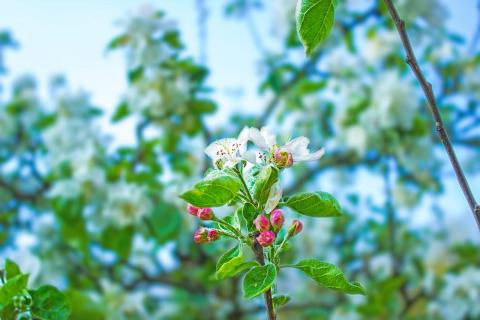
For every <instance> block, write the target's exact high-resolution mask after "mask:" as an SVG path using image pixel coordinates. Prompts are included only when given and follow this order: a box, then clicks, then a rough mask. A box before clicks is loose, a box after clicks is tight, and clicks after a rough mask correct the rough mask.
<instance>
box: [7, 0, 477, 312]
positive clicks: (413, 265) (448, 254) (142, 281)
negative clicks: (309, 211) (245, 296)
mask: <svg viewBox="0 0 480 320" xmlns="http://www.w3.org/2000/svg"><path fill="white" fill-rule="evenodd" d="M396 3H397V5H398V7H399V11H400V14H401V16H402V17H404V18H405V20H406V21H407V27H408V32H409V33H410V35H411V37H412V41H413V43H414V46H415V51H416V53H417V56H418V57H419V61H420V63H421V65H422V66H423V68H424V71H425V73H426V74H427V77H428V79H430V80H431V81H432V83H433V86H434V89H435V92H436V94H437V97H438V102H439V105H440V109H441V111H442V114H443V116H444V117H445V119H446V122H447V124H448V131H449V133H450V135H451V138H452V141H453V143H454V145H455V148H456V150H457V152H458V155H459V158H460V161H461V163H462V164H463V166H464V168H465V170H466V173H467V176H468V178H469V180H470V182H471V184H472V188H473V190H474V193H475V194H476V195H477V198H478V197H480V177H479V175H478V171H479V169H480V165H479V164H480V162H479V161H478V159H479V155H480V111H479V108H478V103H479V102H478V100H479V98H480V55H479V50H480V44H479V42H480V39H479V38H480V34H479V32H480V31H479V30H480V28H479V21H480V19H479V18H480V13H479V8H480V7H479V4H478V3H477V1H475V0H461V1H446V0H421V1H418V0H417V1H415V0H398V1H396ZM294 6H295V1H293V0H275V1H265V0H264V1H262V0H223V1H212V0H195V1H193V0H188V1H187V0H185V1H155V2H152V3H143V2H140V1H133V0H128V1H127V0H123V1H113V0H105V1H93V0H85V1H60V0H48V1H41V2H39V1H31V0H28V1H27V0H25V1H0V17H1V19H0V30H1V31H0V72H1V75H0V90H1V91H0V213H1V214H0V241H1V257H2V260H3V259H5V258H10V259H13V260H15V261H16V262H17V263H18V264H19V265H20V266H21V268H22V270H24V271H26V272H29V273H30V282H31V286H33V287H35V286H36V285H39V284H44V283H48V284H53V285H56V286H58V287H59V288H61V289H62V290H64V292H65V293H66V294H67V296H68V297H69V300H70V304H71V307H72V316H71V318H72V319H75V320H85V319H89V320H90V319H92V320H95V319H109V320H110V319H116V320H118V319H263V317H264V311H263V307H262V300H261V299H260V298H259V299H257V300H253V301H244V300H242V298H241V286H240V284H241V279H229V280H222V281H217V280H215V279H214V278H213V277H212V274H213V272H214V268H215V263H216V260H217V258H218V257H219V255H220V254H221V253H222V252H223V251H225V249H226V248H228V247H229V245H231V244H229V243H228V242H222V243H214V244H210V245H205V246H198V245H194V244H193V241H192V233H193V230H194V229H195V228H196V223H197V222H196V221H194V219H192V218H191V217H190V216H189V215H188V214H186V210H185V209H184V207H185V204H184V203H182V201H180V200H179V199H178V197H177V195H178V194H179V192H181V191H182V190H184V189H185V188H186V187H187V186H189V185H191V184H192V182H195V181H196V180H197V179H198V178H199V177H201V176H202V174H203V172H204V171H205V169H206V168H207V167H208V166H209V165H210V164H209V162H208V159H206V158H205V156H204V154H203V148H204V147H205V146H206V145H207V144H208V143H209V142H211V141H213V140H215V139H218V138H222V137H229V136H236V135H237V134H238V132H239V131H240V130H241V128H242V127H243V126H245V125H250V126H257V127H261V126H264V125H266V126H269V127H270V128H271V129H272V130H274V131H276V132H277V133H278V134H279V135H281V136H285V137H288V136H298V135H305V136H307V137H309V138H310V139H311V143H312V145H313V146H312V148H317V147H321V146H323V147H325V148H326V151H327V153H326V155H325V156H324V157H323V158H322V159H321V160H320V161H319V162H318V163H309V164H303V165H299V166H296V167H295V170H293V173H292V174H290V175H288V176H287V177H285V179H284V181H286V185H284V189H285V193H286V194H288V193H292V192H295V191H299V190H304V189H314V190H324V191H327V192H329V193H332V194H334V195H335V197H337V198H338V199H339V200H340V203H341V204H342V206H343V208H344V211H345V213H346V215H345V217H343V218H339V219H332V220H328V219H317V220H314V219H311V220H308V219H307V220H305V232H304V233H303V234H302V235H303V236H302V237H298V238H297V239H295V246H296V248H297V249H296V250H295V251H294V250H291V251H290V252H288V254H286V257H287V259H290V260H292V261H293V260H295V259H296V258H298V257H306V256H313V257H316V258H319V259H322V260H325V261H328V262H332V263H336V264H338V265H340V266H341V268H342V269H343V270H345V272H346V273H347V275H348V278H350V279H355V280H358V281H360V282H362V284H364V285H365V287H366V288H367V291H368V292H369V295H368V296H366V297H357V296H345V295H341V294H337V293H335V292H332V291H328V290H325V289H322V288H319V287H317V286H316V285H315V284H314V283H313V282H311V281H310V280H308V279H307V278H304V277H303V276H302V275H301V274H298V273H297V272H294V271H292V273H283V272H282V274H281V277H280V279H279V281H280V282H279V289H280V290H282V291H285V292H289V293H290V296H291V297H292V302H290V303H289V304H288V305H287V306H285V307H284V308H283V309H281V311H280V315H279V318H280V319H480V304H479V303H478V301H480V250H479V249H480V248H479V241H478V240H479V233H478V228H477V227H476V225H475V221H474V219H473V217H472V215H471V213H470V212H469V208H468V206H467V203H466V201H465V200H464V198H463V195H462V193H461V191H460V189H459V187H458V185H457V183H456V180H455V177H454V175H453V172H452V169H451V167H450V166H449V164H448V162H447V161H446V160H447V159H446V155H445V153H444V151H443V149H442V146H441V145H440V144H439V141H438V139H437V138H436V135H435V131H434V130H433V127H434V126H433V125H432V121H431V117H430V115H429V114H428V112H427V109H426V105H425V99H424V97H423V95H422V93H421V90H420V88H419V86H418V84H417V83H416V81H415V80H414V78H413V77H412V74H411V72H410V70H409V69H408V68H407V66H406V64H405V62H404V56H403V52H402V47H401V46H400V42H399V39H398V35H397V34H396V32H395V31H394V30H393V29H392V24H391V21H390V19H389V17H388V15H387V14H386V12H385V8H384V7H383V3H382V1H375V0H368V1H367V0H355V1H350V0H345V1H339V3H338V8H337V12H336V25H335V28H334V30H333V31H332V34H331V36H330V37H329V39H328V40H327V42H326V43H325V44H323V45H322V46H321V47H320V48H319V49H318V50H317V51H316V52H315V53H314V54H313V56H312V57H311V58H310V59H306V57H305V55H304V53H303V47H302V46H301V44H300V43H299V41H298V39H297V37H296V32H295V26H294ZM287 214H288V217H289V218H293V217H294V213H293V212H288V213H287Z"/></svg>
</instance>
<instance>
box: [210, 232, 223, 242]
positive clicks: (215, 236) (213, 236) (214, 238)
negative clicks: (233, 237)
mask: <svg viewBox="0 0 480 320" xmlns="http://www.w3.org/2000/svg"><path fill="white" fill-rule="evenodd" d="M219 238H220V234H219V233H218V231H217V230H215V229H209V230H208V235H207V239H208V242H213V241H217V240H218V239H219Z"/></svg>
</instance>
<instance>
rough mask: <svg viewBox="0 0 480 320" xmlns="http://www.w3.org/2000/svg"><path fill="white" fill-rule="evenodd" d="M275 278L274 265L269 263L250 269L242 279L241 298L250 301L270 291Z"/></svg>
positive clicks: (275, 270)
mask: <svg viewBox="0 0 480 320" xmlns="http://www.w3.org/2000/svg"><path fill="white" fill-rule="evenodd" d="M276 277H277V269H276V267H275V265H273V264H271V263H269V264H267V265H264V266H259V267H254V268H252V269H251V270H250V271H249V272H247V274H246V275H245V278H244V279H243V296H244V298H246V299H252V298H255V297H256V296H258V295H260V294H262V293H263V292H265V291H267V290H268V289H270V287H271V286H272V285H273V283H274V282H275V278H276Z"/></svg>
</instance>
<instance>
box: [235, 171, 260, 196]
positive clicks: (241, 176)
mask: <svg viewBox="0 0 480 320" xmlns="http://www.w3.org/2000/svg"><path fill="white" fill-rule="evenodd" d="M234 171H235V173H236V174H237V176H238V178H239V179H240V181H241V182H242V185H243V188H244V190H245V193H246V194H247V197H248V200H249V201H250V203H251V204H253V205H254V204H255V201H254V200H253V198H252V195H251V194H250V190H248V187H247V183H246V182H245V180H244V179H243V174H242V173H241V172H240V170H238V169H237V168H235V169H234Z"/></svg>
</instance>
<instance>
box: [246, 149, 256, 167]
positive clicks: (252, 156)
mask: <svg viewBox="0 0 480 320" xmlns="http://www.w3.org/2000/svg"><path fill="white" fill-rule="evenodd" d="M243 159H245V160H247V161H248V162H250V163H254V164H255V163H257V153H256V152H254V151H246V152H245V153H244V154H243Z"/></svg>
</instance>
